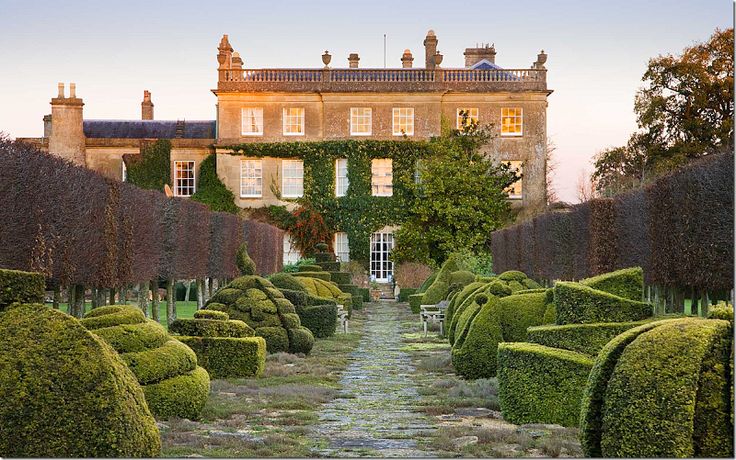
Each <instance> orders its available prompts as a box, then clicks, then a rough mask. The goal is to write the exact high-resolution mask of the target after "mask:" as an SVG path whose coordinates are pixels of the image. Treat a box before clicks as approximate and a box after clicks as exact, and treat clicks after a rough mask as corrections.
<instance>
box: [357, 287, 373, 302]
mask: <svg viewBox="0 0 736 460" xmlns="http://www.w3.org/2000/svg"><path fill="white" fill-rule="evenodd" d="M358 292H359V293H360V296H361V297H362V298H363V302H370V301H371V290H370V289H368V288H362V287H359V288H358Z"/></svg>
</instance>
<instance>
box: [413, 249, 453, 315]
mask: <svg viewBox="0 0 736 460" xmlns="http://www.w3.org/2000/svg"><path fill="white" fill-rule="evenodd" d="M458 270H459V267H458V263H457V257H456V256H454V255H451V256H450V257H448V258H447V260H446V261H445V263H443V264H442V267H441V268H440V270H439V271H438V272H437V276H436V277H435V279H434V282H432V284H431V285H430V286H429V287H428V288H427V290H426V291H425V292H424V297H423V298H422V304H423V305H436V304H437V303H439V302H440V301H441V300H444V299H445V297H447V293H448V291H449V290H450V283H451V276H452V273H453V272H456V271H458Z"/></svg>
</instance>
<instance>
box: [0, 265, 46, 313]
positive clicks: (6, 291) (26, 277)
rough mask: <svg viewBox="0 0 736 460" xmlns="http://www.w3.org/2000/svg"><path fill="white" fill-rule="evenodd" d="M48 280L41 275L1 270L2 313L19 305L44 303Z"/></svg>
mask: <svg viewBox="0 0 736 460" xmlns="http://www.w3.org/2000/svg"><path fill="white" fill-rule="evenodd" d="M45 293H46V280H45V279H44V276H43V275H42V274H40V273H32V272H22V271H19V270H5V269H2V268H0V311H2V310H4V309H5V308H7V307H8V306H9V305H11V304H13V303H16V302H19V303H43V300H44V299H43V298H44V295H45Z"/></svg>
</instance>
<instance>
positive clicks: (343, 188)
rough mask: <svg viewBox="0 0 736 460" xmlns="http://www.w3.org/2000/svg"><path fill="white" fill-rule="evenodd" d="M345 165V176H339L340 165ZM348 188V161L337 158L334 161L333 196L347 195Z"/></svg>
mask: <svg viewBox="0 0 736 460" xmlns="http://www.w3.org/2000/svg"><path fill="white" fill-rule="evenodd" d="M343 162H344V164H345V175H344V176H342V175H340V164H341V163H343ZM348 187H350V179H348V159H347V158H338V159H336V160H335V196H338V197H339V196H345V195H347V194H348Z"/></svg>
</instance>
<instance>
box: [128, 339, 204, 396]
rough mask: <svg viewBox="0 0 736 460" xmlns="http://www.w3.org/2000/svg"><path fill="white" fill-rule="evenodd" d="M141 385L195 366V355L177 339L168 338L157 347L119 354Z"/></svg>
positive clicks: (172, 375) (189, 369) (185, 371)
mask: <svg viewBox="0 0 736 460" xmlns="http://www.w3.org/2000/svg"><path fill="white" fill-rule="evenodd" d="M121 357H122V358H123V361H125V364H127V365H128V368H129V369H130V370H131V371H133V374H135V376H136V378H137V379H138V382H139V383H140V384H141V385H146V384H149V383H155V382H160V381H161V380H166V379H168V378H171V377H175V376H177V375H180V374H185V373H187V372H189V371H192V370H194V368H195V367H197V355H195V354H194V352H193V351H192V349H191V348H189V347H187V346H186V345H184V344H183V343H181V342H179V341H178V340H174V339H171V340H168V341H167V342H166V343H164V344H163V345H161V346H160V347H157V348H152V349H150V350H145V351H137V352H133V353H123V354H122V355H121Z"/></svg>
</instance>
